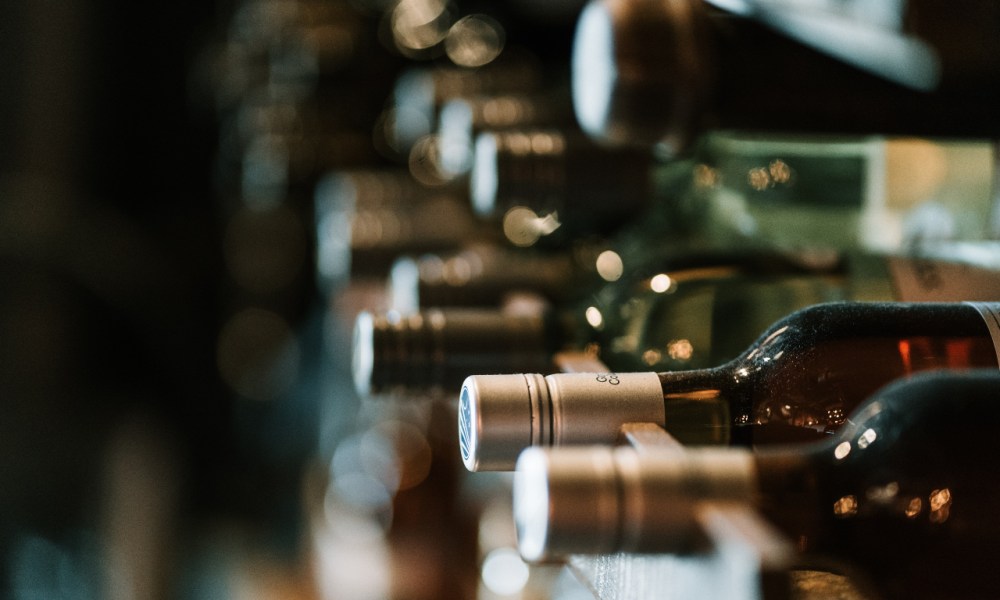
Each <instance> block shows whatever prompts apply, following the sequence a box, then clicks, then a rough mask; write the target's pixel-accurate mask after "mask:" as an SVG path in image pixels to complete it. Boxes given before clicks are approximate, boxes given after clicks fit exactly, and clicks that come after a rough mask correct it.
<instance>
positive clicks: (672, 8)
mask: <svg viewBox="0 0 1000 600" xmlns="http://www.w3.org/2000/svg"><path fill="white" fill-rule="evenodd" d="M712 4H713V3H706V2H700V1H692V0H678V1H675V2H657V1H655V0H597V1H594V2H591V3H590V5H588V7H587V8H585V9H584V11H583V13H582V14H581V17H580V20H579V22H578V26H577V31H576V36H575V39H574V56H573V86H574V102H575V105H576V114H577V118H578V120H579V121H580V124H581V126H582V127H583V129H584V130H585V131H587V132H588V133H591V134H593V135H595V136H597V137H600V138H602V139H604V140H607V141H611V142H615V143H620V144H636V143H645V144H650V145H652V144H660V145H661V147H663V148H664V149H665V150H666V151H669V152H674V153H676V152H681V151H684V150H686V149H687V148H688V146H689V144H690V142H691V141H692V140H693V139H695V137H696V136H697V134H698V133H700V132H701V131H704V130H706V129H710V128H711V129H720V128H721V129H743V130H746V129H750V130H755V131H785V132H813V133H820V132H826V133H883V134H891V133H897V134H907V135H937V136H975V137H983V136H985V137H988V136H989V135H990V134H995V133H996V132H997V130H998V129H1000V119H998V118H997V114H996V111H995V110H994V108H993V107H994V106H996V103H997V100H998V95H1000V87H998V86H997V84H996V81H997V77H996V75H997V73H998V72H1000V61H998V59H997V57H998V56H1000V52H998V50H1000V46H998V44H1000V36H998V35H997V34H998V32H1000V7H998V5H997V4H996V3H995V2H992V1H990V0H963V2H961V3H960V4H942V3H940V2H935V1H934V0H926V1H925V0H918V1H914V2H907V3H906V6H905V9H904V8H900V9H897V14H895V15H891V16H892V17H893V18H892V20H894V21H896V22H895V23H892V24H883V23H877V24H874V23H871V22H869V20H868V18H867V16H862V17H857V16H851V15H836V14H832V13H833V11H832V10H830V9H827V10H825V11H824V10H815V8H814V9H813V10H812V12H811V13H810V11H809V10H802V9H801V8H800V7H795V6H794V5H792V4H787V3H785V4H781V6H780V8H777V9H776V8H774V7H768V6H766V4H769V3H754V4H753V6H752V7H751V10H748V12H750V13H752V14H749V15H738V14H734V13H730V12H726V11H723V10H719V9H718V8H716V7H715V6H712ZM890 11H891V9H890ZM807 17H808V19H807ZM795 19H800V21H798V22H796V21H795ZM824 19H825V20H826V23H825V25H827V26H829V27H831V28H832V27H840V28H841V32H842V33H840V34H835V35H834V36H833V38H834V39H833V40H829V39H828V40H827V41H832V42H833V44H823V43H820V39H819V38H820V35H819V34H817V33H816V30H815V29H812V30H806V29H805V28H804V27H801V28H800V27H798V26H799V25H805V23H804V22H805V21H806V20H808V21H809V22H810V23H811V24H813V25H817V24H819V25H823V20H824ZM829 31H830V29H829V28H828V29H827V31H826V33H829ZM796 33H802V34H803V35H801V36H800V37H802V42H799V41H797V40H795V39H792V38H793V35H795V34H796ZM858 34H860V35H858ZM852 36H853V37H852ZM897 44H902V45H903V46H905V49H903V50H901V51H900V52H899V53H898V54H895V55H894V54H892V52H891V51H890V50H891V49H894V48H898V47H899V46H898V45H897ZM831 46H838V47H839V50H840V54H841V55H840V56H835V55H834V54H835V52H836V50H833V49H832V48H831ZM877 48H882V49H883V50H879V49H877ZM831 50H833V51H831ZM903 75H914V76H916V77H914V78H913V79H910V80H904V81H900V80H899V79H900V78H901V76H903ZM893 77H895V78H896V80H895V81H894V80H892V78H893Z"/></svg>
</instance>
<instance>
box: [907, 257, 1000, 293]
mask: <svg viewBox="0 0 1000 600" xmlns="http://www.w3.org/2000/svg"><path fill="white" fill-rule="evenodd" d="M888 265H889V274H890V277H891V278H892V282H893V287H894V289H895V292H896V298H897V299H898V300H900V301H902V302H958V301H963V300H973V301H1000V271H997V270H994V269H987V268H983V267H977V266H974V265H969V264H963V263H957V262H947V261H941V260H935V259H928V258H904V257H898V256H894V257H890V258H889V259H888Z"/></svg>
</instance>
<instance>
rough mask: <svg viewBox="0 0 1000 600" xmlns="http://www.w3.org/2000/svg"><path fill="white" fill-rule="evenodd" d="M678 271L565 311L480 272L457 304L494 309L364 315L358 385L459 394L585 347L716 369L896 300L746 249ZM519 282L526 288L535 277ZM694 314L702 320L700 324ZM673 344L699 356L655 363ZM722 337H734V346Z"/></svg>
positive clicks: (643, 364)
mask: <svg viewBox="0 0 1000 600" xmlns="http://www.w3.org/2000/svg"><path fill="white" fill-rule="evenodd" d="M671 264H672V265H674V266H676V267H678V268H677V269H676V270H674V269H669V268H666V269H664V270H663V271H655V273H654V274H652V275H651V274H649V273H647V272H646V271H637V272H636V274H635V277H634V278H623V280H621V281H618V282H613V283H608V284H606V285H605V286H598V287H597V288H595V289H594V291H592V292H577V293H578V297H576V298H574V299H572V300H567V301H566V302H564V303H561V304H549V303H548V302H547V301H546V300H545V299H543V298H541V297H539V296H538V294H539V293H544V289H539V288H532V287H530V286H529V287H523V288H521V289H520V291H519V290H518V289H516V288H509V289H507V290H506V292H507V293H506V294H501V293H500V292H501V290H500V288H498V287H497V286H495V285H493V283H492V282H491V281H490V280H489V278H482V279H485V280H481V279H480V278H473V277H471V276H470V278H469V280H468V281H467V282H466V283H467V284H468V285H469V287H471V288H473V289H472V290H471V291H470V292H469V293H468V294H464V295H463V294H461V291H460V289H459V290H456V291H455V293H458V294H459V297H466V298H467V297H476V296H479V295H481V291H482V290H480V291H479V292H477V291H476V289H475V288H477V287H480V286H482V287H485V288H486V290H493V291H494V292H496V293H497V294H496V295H495V296H494V301H495V302H497V301H499V300H500V297H501V295H502V296H504V297H505V298H506V301H505V302H504V303H503V304H502V305H495V306H494V307H492V308H486V307H482V306H480V307H471V306H450V307H431V308H424V309H421V310H413V311H403V310H399V309H397V310H389V311H384V312H376V311H372V312H365V313H363V314H361V315H360V316H359V317H358V319H357V322H356V327H355V335H354V346H353V356H354V377H355V383H356V388H357V389H358V390H359V391H360V392H361V393H362V394H363V395H366V394H369V393H383V392H385V391H389V390H395V391H396V392H402V393H405V394H407V395H414V394H416V395H423V394H424V393H426V392H428V391H433V390H454V389H456V388H458V387H459V386H461V384H462V381H463V380H464V379H465V378H466V377H468V376H469V375H472V374H475V373H484V372H488V373H519V372H524V371H525V370H543V371H545V370H550V369H551V368H552V367H553V363H552V357H553V355H554V354H555V353H556V352H559V351H561V350H581V349H582V350H586V351H589V352H592V353H595V354H597V355H598V356H599V357H600V358H601V359H602V360H604V361H605V362H606V363H608V364H609V365H611V366H612V367H613V368H616V369H622V370H634V369H636V368H651V367H652V366H653V365H658V366H663V368H678V366H690V365H704V366H708V365H715V364H719V363H721V362H724V361H725V360H728V359H730V358H732V357H734V356H736V355H737V354H738V353H739V352H740V351H741V350H742V349H743V348H745V347H746V345H747V344H749V343H750V342H752V341H753V340H754V339H755V338H756V337H757V336H758V335H759V334H760V332H762V331H763V330H764V329H766V328H767V326H768V325H770V324H771V323H772V322H773V321H774V320H775V319H778V318H780V317H782V316H784V315H785V314H787V313H788V312H790V311H792V310H795V309H797V308H801V307H803V306H807V305H809V304H815V303H817V302H823V301H829V300H839V299H846V298H855V299H857V298H859V297H864V298H865V299H871V298H872V297H874V298H879V299H892V298H893V295H892V292H891V289H890V285H889V280H888V279H879V278H878V277H872V278H870V279H866V278H864V277H861V276H860V275H861V274H859V273H855V274H854V275H858V277H856V278H854V279H852V278H851V277H847V276H845V272H844V265H843V263H842V262H840V261H838V260H833V261H830V263H829V264H823V265H818V266H806V265H803V264H800V263H797V262H795V261H794V260H790V259H788V258H787V257H785V256H783V255H780V254H774V253H770V254H765V253H753V252H747V253H744V255H743V256H735V255H732V254H715V255H712V254H692V255H689V256H685V257H676V258H675V259H674V260H672V261H661V262H660V266H661V267H670V266H671ZM564 274H565V275H569V274H570V273H569V271H566V272H565V273H564ZM505 275H507V276H515V277H516V275H517V273H516V272H514V271H513V270H509V271H508V272H506V273H505ZM595 278H596V276H595ZM504 279H505V280H506V281H508V282H511V280H510V279H506V278H504ZM520 283H521V284H525V285H528V284H530V283H531V279H530V278H529V277H524V278H521V279H520ZM661 283H662V284H663V285H662V286H660V284H661ZM651 286H652V288H651ZM457 287H459V288H461V287H462V286H457ZM758 304H760V306H757V305H758ZM616 309H621V310H616ZM734 310H739V311H741V312H743V313H744V314H743V319H741V320H738V321H737V320H734V319H732V318H729V317H728V316H727V312H731V311H734ZM695 312H697V316H698V318H694V319H691V318H690V317H691V316H692V315H693V314H694V313H695ZM605 315H606V316H605ZM702 317H704V318H702ZM650 328H656V331H651V330H650ZM719 332H726V333H725V335H722V334H721V333H719ZM674 337H677V338H682V339H684V340H688V338H690V340H691V341H693V343H694V344H696V345H697V348H696V349H695V350H689V351H688V352H687V356H686V357H683V358H682V357H679V356H678V355H677V353H676V352H675V353H674V356H675V358H671V357H670V351H669V350H668V349H664V350H663V352H661V353H660V354H659V355H658V357H657V358H652V357H653V356H654V354H655V353H654V352H652V351H647V346H646V345H645V344H653V345H654V346H659V345H663V346H667V345H669V344H667V343H664V344H659V342H660V341H664V340H666V341H669V340H670V339H672V338H674ZM724 338H728V339H734V340H736V342H735V345H734V344H733V343H727V342H725V341H724ZM687 343H689V344H690V342H687ZM661 363H662V365H661Z"/></svg>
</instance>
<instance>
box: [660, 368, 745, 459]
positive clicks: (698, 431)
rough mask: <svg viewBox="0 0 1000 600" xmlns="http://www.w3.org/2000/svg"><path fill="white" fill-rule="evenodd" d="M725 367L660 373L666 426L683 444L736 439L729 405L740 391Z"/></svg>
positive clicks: (718, 442)
mask: <svg viewBox="0 0 1000 600" xmlns="http://www.w3.org/2000/svg"><path fill="white" fill-rule="evenodd" d="M727 371H728V370H727V369H726V368H725V367H715V368H711V369H698V370H693V371H676V372H665V373H659V374H658V376H659V378H660V385H661V386H662V388H663V408H664V417H665V422H664V426H665V428H666V429H667V431H669V432H670V435H672V436H674V437H675V438H677V439H678V440H679V441H680V442H682V443H684V444H689V445H691V444H697V445H703V444H729V443H730V442H732V441H733V439H732V431H733V428H732V426H731V423H732V416H731V411H730V406H731V405H732V404H734V397H735V396H737V395H738V394H739V393H740V390H739V389H738V387H737V386H734V385H733V383H732V382H733V379H732V377H730V376H728V372H727Z"/></svg>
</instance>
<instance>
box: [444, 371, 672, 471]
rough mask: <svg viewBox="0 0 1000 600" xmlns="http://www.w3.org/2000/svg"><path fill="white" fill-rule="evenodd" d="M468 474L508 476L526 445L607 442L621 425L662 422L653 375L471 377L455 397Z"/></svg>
mask: <svg viewBox="0 0 1000 600" xmlns="http://www.w3.org/2000/svg"><path fill="white" fill-rule="evenodd" d="M458 419H459V427H458V430H459V446H460V448H461V451H462V461H463V462H464V463H465V466H466V467H467V468H468V469H469V470H470V471H509V470H511V469H513V468H514V464H515V462H516V460H517V456H518V454H520V453H521V451H522V450H524V449H525V448H528V447H529V446H555V445H563V444H588V443H613V442H615V440H617V439H618V434H619V430H620V429H621V426H622V424H623V423H657V424H661V425H662V424H663V422H664V404H663V390H662V388H661V386H660V379H659V377H658V376H657V375H656V373H559V374H556V375H549V376H547V377H542V376H541V375H538V374H517V375H474V376H472V377H469V378H468V379H466V380H465V383H464V384H463V386H462V392H461V396H460V398H459V411H458Z"/></svg>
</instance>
